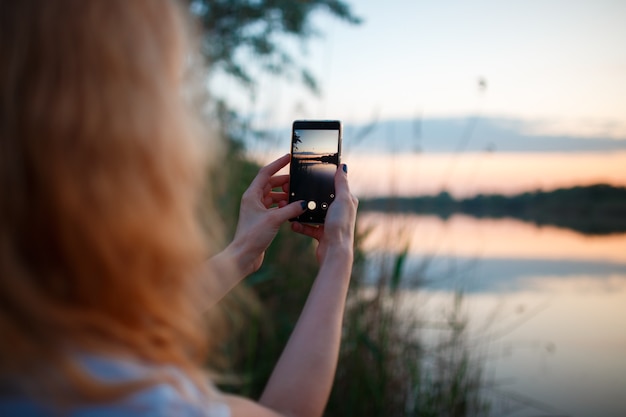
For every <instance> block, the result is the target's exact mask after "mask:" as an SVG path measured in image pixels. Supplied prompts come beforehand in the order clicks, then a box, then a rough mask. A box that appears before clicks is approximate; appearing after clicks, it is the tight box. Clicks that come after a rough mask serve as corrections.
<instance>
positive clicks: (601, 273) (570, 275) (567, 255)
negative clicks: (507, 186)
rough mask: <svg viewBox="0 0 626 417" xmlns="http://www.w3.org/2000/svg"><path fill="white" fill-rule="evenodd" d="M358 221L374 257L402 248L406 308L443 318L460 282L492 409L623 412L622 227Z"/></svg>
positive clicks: (368, 217)
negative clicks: (596, 232) (593, 231)
mask: <svg viewBox="0 0 626 417" xmlns="http://www.w3.org/2000/svg"><path fill="white" fill-rule="evenodd" d="M360 229H361V230H366V229H367V230H369V231H370V233H369V235H368V236H367V239H366V241H365V246H366V247H367V250H368V251H369V253H370V254H371V255H372V256H373V258H374V259H381V258H384V257H385V256H388V254H389V253H391V252H394V251H400V250H403V249H407V248H408V251H409V262H408V263H407V265H406V267H405V270H404V275H403V279H404V282H405V292H404V305H403V308H405V309H406V314H416V315H419V317H421V318H423V320H424V321H425V322H437V320H445V312H446V310H449V309H450V308H451V305H452V299H453V297H454V292H455V291H456V290H458V289H461V290H463V291H464V293H465V297H464V308H465V310H466V311H467V315H468V317H469V325H470V331H469V332H470V334H471V335H472V341H471V346H472V347H473V348H474V349H476V351H477V352H479V353H480V355H481V356H482V357H484V358H485V367H486V377H487V379H488V380H489V381H491V383H492V387H491V388H490V390H489V393H490V395H491V396H492V400H493V404H494V407H495V408H494V413H495V415H504V414H506V415H509V416H520V417H522V416H533V415H538V414H540V415H569V416H591V415H593V416H597V417H611V416H623V415H626V403H625V402H624V398H626V323H625V322H624V321H625V318H626V250H625V249H626V234H620V235H610V236H593V237H589V236H585V235H582V234H579V233H575V232H571V231H568V230H563V229H558V228H554V227H536V226H534V225H530V224H525V223H523V222H519V221H515V220H477V219H472V218H470V217H464V216H456V217H454V218H451V219H449V220H448V221H444V220H441V219H439V218H437V217H427V216H426V217H424V216H414V215H393V216H390V215H385V214H374V213H366V214H364V215H363V216H362V217H361V219H360ZM369 278H370V279H371V280H375V278H376V269H375V268H374V267H372V269H371V270H370V277H369ZM416 284H419V285H421V287H419V290H417V289H416V288H415V287H414V285H416ZM424 332H425V337H426V340H427V341H428V340H431V341H434V338H436V337H437V335H436V332H435V331H432V330H430V331H429V330H424ZM429 338H430V339H429Z"/></svg>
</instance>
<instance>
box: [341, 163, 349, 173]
mask: <svg viewBox="0 0 626 417" xmlns="http://www.w3.org/2000/svg"><path fill="white" fill-rule="evenodd" d="M342 168H343V172H345V173H346V174H347V173H348V165H346V164H343V166H342Z"/></svg>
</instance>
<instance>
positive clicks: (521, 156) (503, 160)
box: [344, 152, 626, 197]
mask: <svg viewBox="0 0 626 417" xmlns="http://www.w3.org/2000/svg"><path fill="white" fill-rule="evenodd" d="M344 160H345V162H346V163H348V165H349V166H350V181H351V185H352V189H353V191H354V192H355V193H356V194H357V195H359V196H362V197H365V196H394V195H396V196H413V195H429V194H438V193H439V192H440V191H442V190H444V189H446V190H447V191H449V192H450V193H451V194H453V195H454V196H456V197H466V196H472V195H475V194H480V193H482V194H507V195H511V194H516V193H520V192H525V191H530V190H536V189H542V190H551V189H556V188H561V187H572V186H576V185H591V184H597V183H606V184H611V185H616V186H626V152H613V153H571V154H563V153H554V154H550V153H493V154H489V153H466V154H417V153H416V154H399V155H352V156H350V157H346V158H344Z"/></svg>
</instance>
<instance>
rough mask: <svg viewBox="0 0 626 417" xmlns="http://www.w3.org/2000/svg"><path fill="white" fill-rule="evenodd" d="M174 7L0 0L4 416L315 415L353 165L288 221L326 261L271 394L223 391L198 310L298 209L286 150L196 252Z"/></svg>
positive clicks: (182, 24)
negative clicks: (319, 222)
mask: <svg viewBox="0 0 626 417" xmlns="http://www.w3.org/2000/svg"><path fill="white" fill-rule="evenodd" d="M184 15H185V13H184V12H183V11H182V9H181V8H180V6H179V5H177V4H176V3H175V2H174V1H172V0H133V1H128V0H107V1H103V0H91V1H85V0H58V1H54V2H51V1H47V0H39V1H37V0H21V1H19V2H18V1H13V0H0V56H1V57H2V61H1V63H0V95H1V99H0V335H1V338H2V341H1V342H0V415H2V416H5V415H8V416H10V415H17V416H29V415H30V416H48V415H73V416H87V415H89V416H93V415H107V416H108V415H112V416H127V415H128V416H130V415H150V416H160V415H164V416H165V415H178V416H192V415H193V416H204V415H206V416H227V415H232V416H248V415H249V416H252V415H254V416H278V415H297V416H316V415H321V414H322V411H323V409H324V406H325V403H326V401H327V398H328V395H329V392H330V388H331V383H332V379H333V374H334V371H335V366H336V361H337V354H338V349H339V340H340V333H341V318H342V314H343V311H344V303H345V297H346V294H347V288H348V283H349V277H350V273H351V264H352V256H353V254H352V244H353V233H354V223H355V216H356V206H357V200H356V199H355V198H354V197H353V196H352V195H351V193H350V191H349V187H348V183H347V176H346V175H347V169H346V167H345V165H344V166H342V168H343V169H339V170H338V171H337V174H336V176H335V184H336V199H335V202H334V203H333V204H332V205H331V206H330V208H329V211H328V216H327V220H326V226H325V227H320V228H314V227H311V226H307V225H302V224H298V223H294V224H292V228H293V229H294V231H296V232H299V233H303V234H305V235H308V236H311V237H313V238H315V239H317V240H318V241H319V245H318V249H317V255H318V259H319V261H320V269H319V273H318V276H317V278H316V281H315V284H314V285H313V287H312V289H311V292H310V294H309V297H308V300H307V303H306V305H305V306H304V309H303V311H302V315H301V317H300V320H299V321H298V324H297V326H296V328H295V330H294V332H293V334H292V336H291V338H290V340H289V342H288V344H287V346H286V347H285V350H284V352H283V354H282V356H281V357H280V359H279V362H278V363H277V365H276V367H275V369H274V372H273V374H272V376H271V378H270V380H269V382H268V384H267V387H266V389H265V391H264V392H263V395H262V396H261V398H260V399H259V400H258V402H254V401H251V400H248V399H244V398H239V397H235V396H229V395H223V394H220V393H219V392H217V391H216V389H215V388H214V387H213V386H212V385H211V383H210V382H209V381H208V379H207V378H206V375H205V373H204V372H203V371H202V369H201V366H200V364H201V363H202V361H203V359H204V358H205V354H206V347H207V340H206V338H205V337H204V336H203V335H202V330H201V327H200V325H201V323H200V314H201V313H202V312H203V310H205V309H207V308H208V307H210V306H211V305H212V304H214V303H215V302H216V301H217V300H219V299H220V298H221V297H222V296H223V295H224V294H225V293H227V292H228V291H229V290H230V289H231V288H232V287H233V286H235V285H236V284H237V283H238V282H239V281H240V280H241V279H242V278H243V277H244V276H246V275H247V274H249V273H251V272H253V271H255V270H256V269H258V268H259V267H260V265H261V263H262V261H263V254H264V252H265V250H266V249H267V247H268V245H269V244H270V243H271V241H272V239H273V238H274V236H275V234H276V232H277V230H278V228H279V226H280V225H281V224H282V223H284V222H285V221H287V219H289V218H292V217H295V216H297V215H299V214H301V213H302V212H303V211H304V208H303V205H302V204H301V203H300V202H296V203H292V204H287V203H286V200H287V196H286V193H285V192H284V191H285V189H286V184H287V183H288V178H287V177H286V176H282V175H276V173H277V172H278V171H279V170H280V169H281V168H282V167H284V166H286V165H287V164H288V163H289V156H288V155H285V156H284V157H282V158H279V159H277V160H276V161H274V162H273V163H271V164H269V165H268V166H266V167H264V168H263V169H261V170H260V172H259V174H258V175H257V177H256V178H255V179H254V181H253V182H252V184H251V185H250V188H249V189H248V190H247V191H246V193H245V194H244V196H243V198H242V204H241V211H240V219H239V223H238V227H237V231H236V235H235V238H234V240H233V242H232V243H231V244H230V245H228V246H227V247H226V249H224V250H223V251H221V252H220V253H218V254H217V255H215V256H214V257H213V258H212V259H211V260H209V261H208V262H207V263H206V267H205V268H199V265H201V263H202V257H203V256H205V253H207V250H210V248H207V243H206V241H205V238H204V234H203V233H201V231H200V228H199V227H198V222H197V219H196V208H197V207H196V206H197V204H198V194H199V188H200V186H201V177H202V174H203V172H204V166H205V162H206V161H204V160H203V159H204V158H201V157H199V155H204V154H206V152H201V150H202V147H201V145H200V142H199V141H198V138H199V137H200V135H199V133H200V132H199V130H198V128H197V126H198V124H197V123H195V122H194V117H192V114H193V112H191V111H190V109H189V106H188V105H187V104H186V101H188V100H186V99H185V97H186V95H188V94H186V93H188V87H186V84H187V79H188V76H187V74H188V70H189V68H187V67H186V65H188V64H189V62H192V61H193V60H192V59H190V57H191V56H192V55H191V54H192V47H191V45H192V44H193V43H192V42H190V36H188V30H187V28H188V27H189V25H188V24H187V22H186V21H185V18H184ZM209 163H210V161H209ZM274 189H278V191H273V190H274ZM209 336H210V335H209ZM208 342H210V343H216V341H212V340H210V337H209V340H208Z"/></svg>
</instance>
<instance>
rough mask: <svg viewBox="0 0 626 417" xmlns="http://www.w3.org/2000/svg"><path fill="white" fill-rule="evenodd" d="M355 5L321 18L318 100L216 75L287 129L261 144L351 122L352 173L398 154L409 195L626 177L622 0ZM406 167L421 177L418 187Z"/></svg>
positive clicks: (223, 88)
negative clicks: (245, 86) (312, 123)
mask: <svg viewBox="0 0 626 417" xmlns="http://www.w3.org/2000/svg"><path fill="white" fill-rule="evenodd" d="M348 3H350V4H351V5H352V6H353V10H354V12H355V13H356V14H357V15H359V16H361V17H362V18H363V23H362V24H361V25H359V26H350V25H347V24H345V23H343V22H339V21H337V20H336V19H331V18H329V17H327V16H324V15H323V14H319V15H317V16H316V18H315V19H314V22H313V23H314V26H315V27H316V28H317V29H318V30H319V31H320V32H321V33H322V36H321V37H319V38H317V39H314V40H313V41H312V42H311V43H310V44H309V47H308V48H307V54H306V55H304V60H305V62H307V63H308V66H309V67H310V68H311V70H312V71H313V72H314V74H316V76H317V78H318V81H319V83H320V86H321V94H320V95H319V96H315V95H313V94H311V93H310V92H308V91H306V90H305V89H304V88H303V87H301V86H299V85H298V84H297V83H295V82H289V81H285V80H280V79H276V78H275V77H272V76H270V75H261V76H260V79H259V84H258V90H257V92H256V99H255V100H250V99H249V98H248V96H246V95H245V94H242V93H241V91H240V90H239V89H238V87H237V85H236V83H235V82H233V81H230V80H228V79H224V78H218V79H216V80H213V85H214V91H216V92H217V93H218V95H219V94H221V95H225V96H227V97H229V99H230V100H231V101H232V102H233V103H235V104H236V106H237V107H238V108H239V109H240V110H241V111H242V112H243V113H245V114H247V115H249V117H251V120H252V121H253V125H254V126H255V127H257V128H260V129H279V130H276V132H279V133H277V136H278V138H277V139H276V140H275V141H274V142H270V143H265V144H253V145H252V146H251V149H252V151H254V152H258V151H259V150H260V151H262V153H263V154H264V155H265V157H267V158H270V157H272V156H276V155H279V154H282V153H284V152H283V150H287V151H288V149H289V133H288V130H285V129H288V126H289V125H290V124H291V121H292V120H294V119H297V118H307V119H316V118H323V119H341V120H343V122H344V126H346V134H345V135H344V138H345V141H344V155H345V158H346V162H349V163H350V162H351V163H352V165H353V166H354V168H355V169H354V170H352V171H351V174H353V175H357V176H358V177H360V178H361V179H363V178H365V177H367V176H368V175H370V174H371V172H372V169H371V167H372V162H374V161H373V159H372V158H374V156H373V155H376V156H377V157H378V158H379V159H378V162H375V163H377V164H378V166H379V167H381V168H380V169H381V170H382V169H387V168H383V167H384V166H387V165H389V164H390V163H392V162H390V161H395V162H393V163H392V165H393V166H394V168H393V170H395V171H394V172H398V173H397V174H395V175H396V176H397V178H396V179H395V182H396V186H397V187H398V190H399V191H400V192H401V193H408V194H411V193H422V192H424V191H425V190H429V191H436V190H435V188H436V186H435V185H434V184H444V185H446V186H447V187H448V189H451V190H453V191H454V190H456V192H457V193H458V194H470V193H472V192H475V191H478V192H480V191H488V190H494V191H504V192H512V191H514V190H518V189H525V188H528V187H531V188H532V187H543V188H550V187H552V188H554V187H557V186H560V185H571V184H573V183H591V182H596V181H603V182H611V183H616V184H626V178H625V177H626V174H624V172H625V171H626V168H622V167H626V157H625V155H626V153H625V151H626V24H624V22H625V21H626V2H625V1H622V0H514V1H506V2H502V1H497V0H465V1H460V0H457V1H453V0H442V1H408V0H407V1H399V0H396V1H386V2H381V1H376V0H360V1H358V0H353V1H349V2H348ZM288 45H291V46H292V47H293V50H294V51H298V50H299V46H298V44H296V43H294V44H288ZM403 123H404V125H406V126H409V128H402V127H401V126H403V125H402V124H403ZM368 124H373V125H374V126H375V129H373V130H370V131H368V134H367V135H366V136H367V137H366V138H365V139H363V138H362V137H360V136H359V134H360V133H362V132H363V131H364V126H366V125H368ZM398 126H400V127H398ZM403 129H404V130H403ZM455 129H456V130H455ZM350 135H352V136H350ZM584 141H587V142H584ZM589 141H591V142H589ZM368 153H369V155H368ZM572 154H575V155H572ZM416 155H417V156H419V157H416ZM265 157H264V158H265ZM390 158H391V159H390ZM365 160H367V162H364V161H365ZM409 160H410V162H407V161H409ZM399 161H402V162H399ZM394 164H395V165H394ZM362 165H365V166H368V167H370V169H369V170H364V171H361V168H360V166H362ZM374 166H376V165H374ZM465 166H467V167H465ZM410 167H412V168H411V169H413V170H414V171H419V172H421V174H420V175H421V178H422V180H421V181H422V182H421V183H418V181H417V180H415V181H412V183H413V184H414V185H415V186H414V187H413V188H411V187H412V186H411V184H410V183H411V181H408V180H407V178H406V176H407V175H408V176H409V177H411V176H413V175H416V174H414V173H413V171H411V172H409V171H410V169H409V168H410ZM446 167H448V168H446ZM437 171H441V172H442V174H441V175H439V176H437V174H436V172H437ZM468 176H470V177H471V176H473V179H472V178H471V179H472V181H473V183H472V184H468ZM379 177H380V176H379ZM457 177H459V178H460V179H459V180H457V179H455V178H457ZM424 181H426V183H424ZM459 181H461V182H459ZM357 182H358V181H357ZM361 182H362V183H363V181H361ZM463 182H465V185H463ZM381 187H382V188H384V186H383V185H381V183H380V181H379V183H377V184H373V183H371V184H369V185H359V188H360V192H361V193H365V194H367V193H372V192H373V191H372V190H375V189H376V190H377V189H380V188H381Z"/></svg>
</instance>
